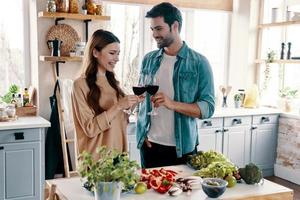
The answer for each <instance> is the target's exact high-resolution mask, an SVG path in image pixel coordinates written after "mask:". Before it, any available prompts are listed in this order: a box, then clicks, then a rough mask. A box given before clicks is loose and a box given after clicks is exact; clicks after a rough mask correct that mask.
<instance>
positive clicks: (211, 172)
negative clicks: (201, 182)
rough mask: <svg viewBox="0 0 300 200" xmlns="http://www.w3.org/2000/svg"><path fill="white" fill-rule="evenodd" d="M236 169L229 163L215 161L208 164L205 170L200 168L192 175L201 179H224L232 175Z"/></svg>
mask: <svg viewBox="0 0 300 200" xmlns="http://www.w3.org/2000/svg"><path fill="white" fill-rule="evenodd" d="M236 171H237V168H236V167H235V166H234V164H233V163H231V162H229V161H217V162H213V163H211V164H209V165H208V166H207V167H206V168H202V169H200V170H198V171H196V172H195V173H194V175H195V176H200V177H202V178H222V179H223V178H224V177H226V176H228V175H233V174H234V173H235V172H236Z"/></svg>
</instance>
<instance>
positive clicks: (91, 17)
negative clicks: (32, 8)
mask: <svg viewBox="0 0 300 200" xmlns="http://www.w3.org/2000/svg"><path fill="white" fill-rule="evenodd" d="M38 16H39V17H41V18H65V19H75V20H103V21H108V20H110V16H101V15H83V14H74V13H60V12H55V13H49V12H45V11H42V12H39V13H38Z"/></svg>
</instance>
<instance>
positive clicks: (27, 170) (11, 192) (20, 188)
mask: <svg viewBox="0 0 300 200" xmlns="http://www.w3.org/2000/svg"><path fill="white" fill-rule="evenodd" d="M3 146H4V155H3V163H4V165H5V166H4V167H5V171H4V177H3V179H4V180H3V181H4V188H5V190H4V191H5V194H4V199H5V200H6V199H7V200H8V199H21V200H33V199H36V200H38V199H40V198H41V197H40V188H39V184H40V179H41V169H40V166H39V165H40V145H39V143H38V142H26V143H12V144H6V145H3ZM0 160H1V157H0ZM1 164H2V162H1ZM0 169H1V168H0ZM0 173H2V172H0ZM0 199H1V198H0Z"/></svg>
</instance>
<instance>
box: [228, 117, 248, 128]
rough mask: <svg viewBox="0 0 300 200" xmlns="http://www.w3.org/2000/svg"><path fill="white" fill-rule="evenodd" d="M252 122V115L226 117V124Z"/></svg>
mask: <svg viewBox="0 0 300 200" xmlns="http://www.w3.org/2000/svg"><path fill="white" fill-rule="evenodd" d="M250 124H251V116H235V117H226V118H225V119H224V126H244V125H250Z"/></svg>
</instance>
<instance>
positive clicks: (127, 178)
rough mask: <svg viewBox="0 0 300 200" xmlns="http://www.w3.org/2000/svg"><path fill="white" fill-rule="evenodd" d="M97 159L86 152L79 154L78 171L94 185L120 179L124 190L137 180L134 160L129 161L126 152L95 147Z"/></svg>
mask: <svg viewBox="0 0 300 200" xmlns="http://www.w3.org/2000/svg"><path fill="white" fill-rule="evenodd" d="M97 153H98V156H99V159H97V160H93V157H92V155H91V154H90V153H88V152H85V151H84V152H83V153H82V154H80V164H79V173H80V175H81V176H82V177H86V178H87V182H88V185H90V186H92V187H94V186H95V185H97V183H99V182H113V181H116V182H118V181H121V182H123V184H124V189H123V190H125V191H127V190H130V189H133V188H134V185H135V184H136V183H137V182H138V181H139V175H138V173H137V169H139V165H138V164H137V162H136V161H130V160H129V156H128V154H127V153H119V152H118V151H116V150H109V149H108V148H106V147H100V148H97Z"/></svg>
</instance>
